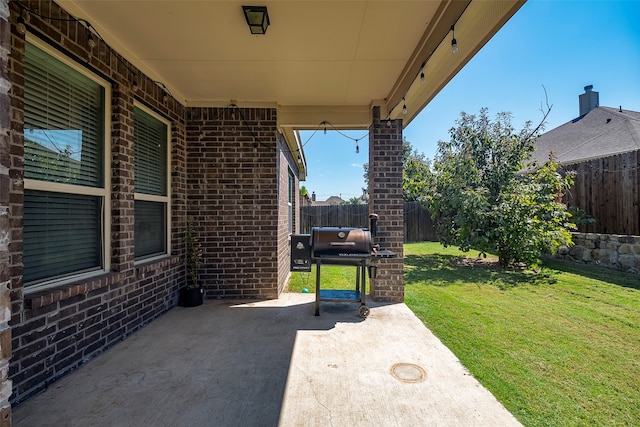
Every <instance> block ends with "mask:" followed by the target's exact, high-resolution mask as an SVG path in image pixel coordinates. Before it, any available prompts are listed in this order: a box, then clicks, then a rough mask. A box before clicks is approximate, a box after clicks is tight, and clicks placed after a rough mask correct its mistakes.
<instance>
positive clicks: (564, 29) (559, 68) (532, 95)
mask: <svg viewBox="0 0 640 427" xmlns="http://www.w3.org/2000/svg"><path fill="white" fill-rule="evenodd" d="M461 43H464V41H463V40H458V44H461ZM587 85H593V90H594V91H597V92H599V94H600V105H601V106H606V107H616V108H617V107H619V106H622V108H623V109H628V110H633V111H640V0H626V1H621V0H608V1H606V0H605V1H577V0H562V1H561V0H545V1H543V0H529V1H528V2H527V3H525V4H524V6H522V8H521V9H520V10H519V11H518V12H517V13H516V14H515V15H514V16H513V17H512V18H511V20H509V22H507V24H506V25H505V26H504V27H503V28H502V29H501V30H500V31H499V32H498V34H496V35H495V36H494V37H493V38H492V39H491V40H490V41H489V42H488V43H487V44H486V45H485V46H484V47H483V48H482V49H481V50H480V52H478V53H477V54H476V56H475V57H474V58H473V59H472V60H471V61H470V62H469V63H468V64H467V66H466V67H465V68H464V69H462V70H461V71H460V72H459V73H458V74H457V75H456V76H455V77H454V78H453V79H452V80H451V81H450V82H449V84H448V85H447V86H446V87H445V88H444V89H443V90H442V91H441V92H440V93H439V94H438V96H436V97H435V98H434V99H433V100H432V101H431V102H430V103H429V105H427V106H426V107H425V109H424V110H422V112H421V113H420V114H419V115H418V116H417V117H416V118H415V119H414V120H413V121H412V122H411V123H410V124H409V126H408V127H407V128H406V129H405V130H404V136H405V137H406V138H407V140H408V141H410V142H411V144H412V145H413V147H414V148H416V149H417V150H418V151H420V152H422V153H424V154H425V155H426V156H427V157H429V158H433V157H434V155H435V153H436V150H437V142H438V141H439V140H448V139H449V129H450V128H451V127H453V126H455V121H456V120H457V119H458V118H459V116H460V112H461V111H465V112H467V113H469V114H476V113H478V111H479V110H480V108H482V107H488V108H489V114H490V116H491V117H495V114H497V113H498V112H501V111H508V112H511V113H512V115H513V117H512V124H513V125H514V126H515V127H516V129H519V128H521V127H522V126H523V125H524V123H525V122H526V121H527V120H531V121H533V122H535V123H537V122H539V121H540V120H541V119H542V113H541V111H540V109H541V106H542V105H543V104H544V102H545V92H544V89H543V86H544V88H546V92H547V96H548V100H549V104H550V105H552V109H551V113H550V115H549V117H548V118H547V122H546V123H547V124H546V130H551V129H553V128H555V127H557V126H560V125H562V124H563V123H566V122H568V121H569V120H571V119H573V118H575V117H577V116H578V96H579V95H580V94H581V93H584V86H587ZM344 133H345V134H347V135H349V136H350V137H352V138H357V139H359V138H362V137H363V136H364V135H366V133H367V132H366V131H348V132H344ZM310 136H311V132H301V139H302V142H303V143H304V142H307V144H306V145H305V148H304V150H305V155H306V158H307V162H308V176H307V181H305V182H302V183H301V184H302V185H304V186H306V188H307V190H309V192H311V191H315V193H316V197H317V199H318V200H325V199H327V198H328V197H329V196H332V195H341V196H342V198H343V199H345V200H346V199H349V198H351V197H355V196H360V195H361V194H362V187H363V186H364V180H363V173H364V172H363V170H362V165H363V164H364V163H367V161H368V158H369V155H368V137H365V138H364V139H362V141H360V142H359V143H358V145H359V149H360V150H359V151H360V152H359V154H356V152H355V146H356V143H355V142H354V141H352V140H349V139H347V138H345V137H344V136H341V135H339V134H337V133H336V132H331V131H328V132H327V134H326V135H325V134H324V133H323V132H322V131H320V132H317V133H316V134H315V135H314V136H313V137H312V138H311V139H309V137H310Z"/></svg>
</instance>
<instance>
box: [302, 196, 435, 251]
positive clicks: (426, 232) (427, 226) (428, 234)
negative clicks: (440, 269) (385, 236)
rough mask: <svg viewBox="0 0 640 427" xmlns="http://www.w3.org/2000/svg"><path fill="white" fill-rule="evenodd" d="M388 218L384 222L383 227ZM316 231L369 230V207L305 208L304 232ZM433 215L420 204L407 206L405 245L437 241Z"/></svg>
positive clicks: (381, 220)
mask: <svg viewBox="0 0 640 427" xmlns="http://www.w3.org/2000/svg"><path fill="white" fill-rule="evenodd" d="M384 220H385V218H380V222H381V223H383V222H384ZM312 227H353V228H365V227H369V205H330V206H302V207H301V208H300V232H301V233H303V234H309V233H311V228H312ZM437 240H438V238H437V236H436V231H435V227H434V223H433V221H432V220H431V214H429V211H427V210H426V209H424V208H423V207H422V205H421V204H420V202H407V203H405V204H404V241H405V242H423V241H434V242H435V241H437Z"/></svg>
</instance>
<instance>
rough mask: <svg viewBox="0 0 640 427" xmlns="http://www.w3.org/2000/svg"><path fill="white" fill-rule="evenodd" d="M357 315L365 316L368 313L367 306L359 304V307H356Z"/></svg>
mask: <svg viewBox="0 0 640 427" xmlns="http://www.w3.org/2000/svg"><path fill="white" fill-rule="evenodd" d="M358 315H359V316H360V317H367V316H368V315H369V307H367V306H366V305H361V306H360V308H358Z"/></svg>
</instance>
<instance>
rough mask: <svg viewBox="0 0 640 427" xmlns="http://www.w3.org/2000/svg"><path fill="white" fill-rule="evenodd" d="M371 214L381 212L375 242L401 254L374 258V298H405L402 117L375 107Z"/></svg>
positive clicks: (371, 135) (370, 130)
mask: <svg viewBox="0 0 640 427" xmlns="http://www.w3.org/2000/svg"><path fill="white" fill-rule="evenodd" d="M369 213H376V214H378V215H379V221H378V236H377V237H376V238H375V243H378V244H380V247H381V248H384V249H388V250H390V251H393V252H395V253H397V254H398V257H397V258H393V259H382V260H379V261H375V265H377V267H378V271H377V276H376V278H375V279H371V289H370V291H371V297H372V298H373V299H374V300H375V301H394V302H402V301H404V267H403V247H402V244H403V240H404V205H403V200H402V120H391V121H388V120H382V121H381V120H380V110H379V108H378V107H374V109H373V121H372V123H371V127H370V129H369Z"/></svg>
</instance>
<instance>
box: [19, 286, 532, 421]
mask: <svg viewBox="0 0 640 427" xmlns="http://www.w3.org/2000/svg"><path fill="white" fill-rule="evenodd" d="M368 305H369V306H370V307H371V314H370V315H369V317H368V318H366V319H361V318H360V317H358V316H357V305H356V304H350V303H327V302H323V303H322V304H321V308H320V314H321V315H320V316H319V317H316V316H314V315H313V313H314V295H313V294H291V293H289V294H287V293H285V294H282V295H281V297H280V298H279V299H278V300H269V301H259V302H246V301H240V302H238V301H233V302H231V301H206V302H205V304H204V305H202V306H200V307H196V308H189V309H186V308H181V307H179V308H175V309H173V310H171V311H169V312H168V313H166V314H164V315H162V316H161V317H160V318H159V319H158V320H156V321H154V322H153V323H151V324H150V325H148V326H146V327H145V328H143V329H142V330H140V331H139V332H137V333H136V334H134V335H133V336H131V337H129V338H127V339H126V340H125V341H123V342H122V343H120V344H118V345H116V346H115V347H113V348H111V349H110V350H108V351H106V352H105V353H104V354H102V355H101V356H99V357H98V358H97V359H95V360H93V361H91V362H90V363H88V364H87V365H85V366H83V367H82V368H80V369H79V370H78V371H77V372H74V373H72V374H70V375H68V376H67V377H65V378H63V379H61V380H60V381H58V382H56V383H54V384H52V385H50V386H49V388H48V389H47V390H46V391H45V392H43V393H41V394H39V395H37V396H35V397H33V398H31V399H30V400H28V401H27V402H25V403H24V404H22V405H20V406H18V407H16V408H14V413H13V423H14V424H13V425H15V426H18V427H28V426H56V427H59V426H92V427H95V426H223V427H224V426H282V427H288V426H305V427H306V426H335V427H337V426H371V425H375V426H385V427H389V426H403V427H404V426H456V427H459V426H492V427H493V426H501V427H504V426H517V425H520V424H519V423H518V422H517V420H516V419H515V418H514V417H513V416H512V415H511V414H510V413H509V412H508V411H507V410H506V409H505V408H504V407H503V406H502V405H501V404H500V403H499V402H498V401H497V400H496V399H495V398H494V397H493V395H491V393H489V392H488V391H487V390H486V389H485V388H484V387H482V386H481V385H480V384H479V383H478V382H477V381H476V380H475V379H474V378H473V377H472V376H471V375H470V374H469V373H468V372H467V371H466V369H465V368H464V367H463V366H462V365H461V364H460V362H459V361H458V360H457V358H456V357H455V356H454V355H453V354H452V353H451V352H450V351H449V350H448V349H447V348H446V347H445V346H444V345H442V343H441V342H440V341H439V340H438V339H437V338H436V337H435V336H434V335H433V334H432V333H431V332H430V331H429V330H428V329H427V328H425V327H424V325H423V324H422V323H421V322H420V320H419V319H418V318H417V317H416V316H415V315H414V314H413V313H412V312H411V311H410V310H409V309H408V307H407V306H406V305H405V304H375V303H369V304H368Z"/></svg>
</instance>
